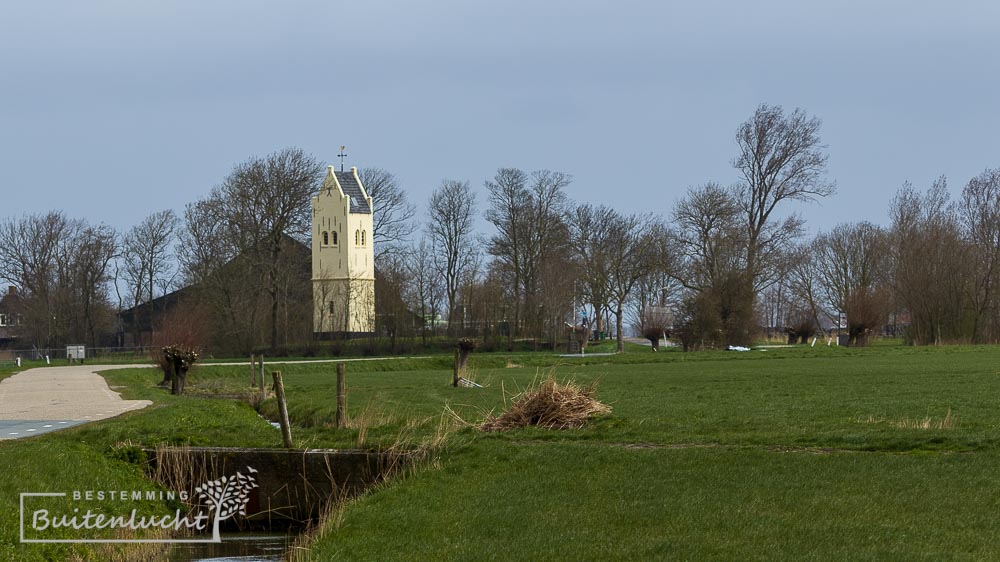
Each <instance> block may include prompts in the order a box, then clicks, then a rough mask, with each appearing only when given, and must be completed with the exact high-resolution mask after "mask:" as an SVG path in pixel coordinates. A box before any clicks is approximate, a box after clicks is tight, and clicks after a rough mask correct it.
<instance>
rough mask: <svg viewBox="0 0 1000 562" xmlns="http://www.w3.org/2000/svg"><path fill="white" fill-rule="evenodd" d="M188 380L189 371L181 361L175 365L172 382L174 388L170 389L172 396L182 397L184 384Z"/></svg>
mask: <svg viewBox="0 0 1000 562" xmlns="http://www.w3.org/2000/svg"><path fill="white" fill-rule="evenodd" d="M186 379H187V369H186V368H185V367H184V366H183V365H182V363H181V362H180V361H176V362H175V363H174V378H173V380H172V381H171V383H172V387H171V389H170V393H171V394H175V395H178V396H180V395H181V394H184V383H185V381H186Z"/></svg>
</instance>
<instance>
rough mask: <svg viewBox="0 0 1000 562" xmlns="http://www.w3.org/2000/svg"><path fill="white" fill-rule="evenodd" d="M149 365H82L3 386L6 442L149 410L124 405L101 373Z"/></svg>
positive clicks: (30, 373) (24, 375)
mask: <svg viewBox="0 0 1000 562" xmlns="http://www.w3.org/2000/svg"><path fill="white" fill-rule="evenodd" d="M130 367H148V365H79V366H69V367H41V368H37V369H28V370H27V371H23V372H21V373H18V374H16V375H13V376H10V377H8V378H6V379H4V380H3V381H0V439H19V438H22V437H30V436H32V435H38V434H41V433H47V432H49V431H55V430H57V429H65V428H67V427H72V426H74V425H79V424H81V423H86V422H89V421H96V420H102V419H106V418H111V417H114V416H117V415H120V414H122V413H124V412H128V411H131V410H138V409H140V408H145V407H146V406H148V405H150V404H152V402H150V401H149V400H122V398H121V396H120V395H119V394H118V393H117V392H114V391H112V390H111V389H110V388H108V383H107V382H105V380H104V377H102V376H100V375H98V374H97V371H104V370H108V369H125V368H130Z"/></svg>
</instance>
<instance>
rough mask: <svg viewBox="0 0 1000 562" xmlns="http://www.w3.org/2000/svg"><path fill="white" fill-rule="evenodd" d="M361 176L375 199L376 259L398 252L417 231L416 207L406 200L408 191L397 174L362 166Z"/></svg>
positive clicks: (374, 237) (373, 210) (373, 238)
mask: <svg viewBox="0 0 1000 562" xmlns="http://www.w3.org/2000/svg"><path fill="white" fill-rule="evenodd" d="M358 178H360V179H361V184H362V185H364V186H365V191H367V192H368V195H369V196H370V197H371V198H372V204H373V205H374V208H373V209H372V221H373V224H374V226H373V227H372V242H373V244H374V247H375V261H376V262H380V261H381V260H382V258H383V257H384V256H386V255H388V254H393V253H399V252H400V250H401V248H402V245H403V244H404V243H406V242H408V241H409V239H410V236H411V235H412V234H413V233H414V232H415V231H416V228H417V225H416V223H414V222H413V217H414V216H415V215H416V212H417V211H416V207H415V206H414V205H413V204H412V203H410V202H409V201H407V199H406V191H404V190H403V188H402V187H401V186H400V185H399V180H398V179H397V178H396V176H395V174H393V173H392V172H389V171H387V170H383V169H382V168H361V169H359V170H358Z"/></svg>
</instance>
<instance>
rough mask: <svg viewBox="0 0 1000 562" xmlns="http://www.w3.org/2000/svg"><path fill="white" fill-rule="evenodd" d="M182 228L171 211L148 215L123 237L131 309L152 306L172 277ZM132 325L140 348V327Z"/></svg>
mask: <svg viewBox="0 0 1000 562" xmlns="http://www.w3.org/2000/svg"><path fill="white" fill-rule="evenodd" d="M179 225H180V219H179V218H178V217H177V215H176V214H175V213H174V212H173V211H172V210H169V209H168V210H165V211H160V212H157V213H153V214H152V215H149V216H148V217H146V218H145V219H143V221H142V222H140V223H139V224H137V225H135V226H134V227H132V228H131V229H129V231H128V232H126V233H125V235H124V236H123V237H122V244H121V268H120V269H121V271H122V273H123V277H124V281H125V284H126V286H127V288H128V298H129V301H130V302H129V304H130V305H131V306H133V307H135V306H139V305H141V304H143V303H148V302H151V301H152V300H153V299H154V298H155V296H156V292H155V291H156V288H157V287H158V286H163V283H164V282H165V281H169V280H170V279H171V277H172V276H173V273H174V267H175V266H174V264H175V262H174V256H173V254H172V253H171V249H172V247H173V243H174V239H175V236H176V233H177V228H178V227H179ZM151 312H152V311H151ZM161 312H163V311H161ZM133 324H134V326H132V329H133V331H134V336H135V342H136V344H137V345H138V343H139V334H140V330H141V327H140V326H139V324H138V322H133Z"/></svg>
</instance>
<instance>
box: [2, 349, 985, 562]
mask: <svg viewBox="0 0 1000 562" xmlns="http://www.w3.org/2000/svg"><path fill="white" fill-rule="evenodd" d="M471 367H472V371H471V373H470V375H469V377H470V378H473V379H474V380H476V381H477V382H479V383H480V384H482V385H483V386H484V387H483V388H453V387H451V386H450V381H451V369H450V357H445V356H434V357H426V358H407V359H394V360H389V361H364V362H350V363H348V366H347V387H348V424H347V427H345V428H341V429H337V428H336V427H335V424H334V419H335V418H334V411H335V391H334V388H335V385H334V381H335V368H334V364H332V363H308V364H288V365H280V366H279V365H277V364H274V365H271V366H270V368H272V369H280V370H281V371H282V373H283V377H284V381H285V388H286V394H287V396H288V403H289V412H290V417H291V419H292V423H293V438H294V440H295V442H296V446H301V447H317V448H325V447H365V448H386V447H393V446H396V447H399V446H404V447H407V448H419V447H423V448H424V449H425V450H427V451H429V455H428V456H427V458H426V459H425V460H424V461H422V462H420V463H419V464H418V465H417V466H415V467H414V469H413V470H410V471H407V472H406V473H404V474H400V475H398V476H397V477H395V478H393V479H392V480H390V481H389V482H387V483H385V484H384V485H381V486H379V487H377V488H375V489H373V490H371V491H370V492H369V493H367V494H365V495H364V496H362V497H360V498H358V499H356V500H353V501H351V502H348V503H346V504H344V505H342V506H340V507H338V508H337V509H336V510H334V511H333V512H332V513H331V515H330V517H329V518H328V519H327V520H326V521H325V522H324V524H323V525H322V526H321V527H320V528H319V529H317V530H316V531H315V532H314V533H313V535H312V537H311V540H310V541H308V542H307V543H306V544H303V545H302V548H301V549H298V550H296V557H297V558H299V559H313V560H329V559H358V560H372V559H378V560H392V559H399V560H410V559H469V560H473V559H483V558H491V559H542V560H545V559H552V560H555V559H598V558H600V559H674V558H689V559H734V558H741V559H776V558H777V559H793V558H794V559H802V558H807V559H830V558H851V559H899V558H907V559H941V558H951V559H983V558H996V557H1000V541H998V540H997V538H996V537H997V536H1000V535H998V534H997V533H996V530H997V529H1000V510H998V509H997V508H998V507H1000V505H998V504H1000V494H998V493H997V491H996V490H997V487H998V484H1000V476H998V475H1000V471H998V470H997V468H996V467H997V465H998V462H997V461H998V460H1000V447H998V444H1000V440H998V437H1000V413H998V412H1000V410H998V408H997V406H998V403H1000V398H998V397H1000V347H985V346H984V347H935V348H913V347H903V346H888V345H883V346H876V347H873V348H869V349H847V348H837V347H825V346H817V347H815V348H809V347H798V348H783V349H768V350H766V351H756V350H755V351H750V352H745V353H736V352H721V351H720V352H703V353H689V354H686V353H682V352H680V351H676V350H666V351H661V352H659V353H652V352H650V351H649V350H648V348H646V349H643V348H640V347H633V348H630V349H629V351H628V353H626V354H623V355H619V356H590V357H586V358H559V357H555V356H554V355H553V354H551V353H542V352H537V353H521V354H503V353H497V354H474V355H473V358H472V360H471ZM105 376H106V378H107V379H108V381H109V384H111V385H112V386H113V387H121V388H117V390H119V391H120V392H122V393H123V397H125V398H127V399H132V398H148V399H152V400H154V405H153V406H151V407H149V408H147V409H146V410H143V411H139V412H135V413H130V414H127V415H125V416H122V417H120V418H116V419H113V420H107V421H104V422H100V423H96V424H88V425H86V426H82V427H79V428H73V429H70V430H66V431H63V432H60V433H57V434H52V435H47V436H40V437H37V438H32V439H29V440H25V441H18V442H5V443H0V459H2V460H3V462H4V466H8V467H9V466H20V467H21V469H20V472H19V474H23V473H25V472H30V471H29V470H27V469H26V468H25V467H30V466H33V464H34V463H39V464H41V463H45V462H46V460H45V459H47V458H51V457H52V456H53V455H58V454H62V455H64V456H65V455H66V454H73V455H75V454H77V453H80V454H83V453H82V451H86V454H85V455H84V457H85V458H88V459H92V463H93V464H94V465H95V468H93V469H88V470H89V471H90V473H92V474H91V476H93V475H94V474H96V473H100V472H101V471H104V473H113V474H116V475H117V476H116V477H117V478H121V479H128V478H133V477H139V475H138V473H137V470H136V467H135V465H134V464H130V462H129V459H127V458H123V457H125V456H126V455H122V453H121V451H122V450H123V448H124V449H128V447H135V446H138V445H155V444H158V443H168V444H199V445H220V446H227V445H229V446H236V445H239V446H268V447H270V446H278V445H280V442H281V438H280V434H279V432H278V431H276V430H274V429H273V428H272V427H271V426H270V425H269V424H268V422H267V421H266V420H265V419H263V418H262V417H261V416H258V415H257V411H255V410H254V409H252V408H251V407H250V406H248V405H247V404H246V403H245V402H243V401H241V400H239V399H237V398H236V397H239V396H241V395H243V394H246V393H247V392H248V387H249V372H248V368H247V367H246V366H203V367H201V368H199V369H197V370H195V371H193V372H192V375H191V382H190V383H189V384H190V386H191V391H192V393H191V396H184V397H173V396H169V395H168V394H166V393H165V392H164V391H163V390H161V389H159V388H156V387H155V383H156V382H158V381H159V378H158V375H157V373H156V372H155V371H154V370H152V369H150V370H123V371H114V372H109V373H106V375H105ZM547 376H555V377H556V378H557V379H559V380H567V379H572V380H575V381H576V382H578V383H581V384H590V383H594V384H596V394H595V395H596V397H597V398H598V399H600V400H601V401H603V402H605V403H607V404H608V405H610V406H611V408H612V411H611V413H610V414H609V415H605V416H602V417H599V418H597V419H595V420H593V421H592V422H591V423H590V424H588V425H587V426H585V427H583V428H580V429H573V430H562V431H554V430H543V429H537V428H528V429H522V430H516V431H512V432H505V433H483V432H481V431H479V430H478V429H477V427H476V426H477V425H478V424H479V423H481V422H482V421H483V419H485V418H486V416H487V415H489V413H490V412H492V413H498V412H499V411H500V410H502V409H503V408H504V406H505V404H509V402H510V401H511V400H512V399H513V398H514V397H515V395H516V394H517V393H518V392H519V391H521V390H523V389H524V388H526V387H530V386H531V385H532V384H533V383H537V382H538V381H540V380H542V379H543V378H544V377H547ZM276 410H277V408H276V405H275V403H274V400H273V399H268V400H265V401H264V402H263V403H261V404H260V405H259V411H260V413H261V414H262V415H263V417H266V418H270V419H274V417H275V416H276ZM59 451H63V452H62V453H60V452H59ZM85 464H86V463H85ZM108 471H110V472H108ZM38 484H39V485H41V484H42V483H41V482H39V483H38ZM0 487H2V488H3V489H4V490H3V501H4V507H3V510H4V512H5V513H7V512H9V510H10V508H11V507H14V508H15V509H16V504H11V503H10V502H8V501H7V500H8V499H9V492H10V491H12V483H11V482H9V481H0ZM3 522H4V526H3V527H4V530H3V536H2V538H3V543H4V544H6V545H7V546H10V547H11V548H13V545H12V544H11V543H10V542H9V541H10V539H11V537H9V533H8V531H7V529H8V528H9V527H8V525H7V523H8V522H11V520H10V518H9V517H6V516H4V517H3ZM0 550H2V545H0ZM18 552H24V550H23V549H18Z"/></svg>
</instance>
